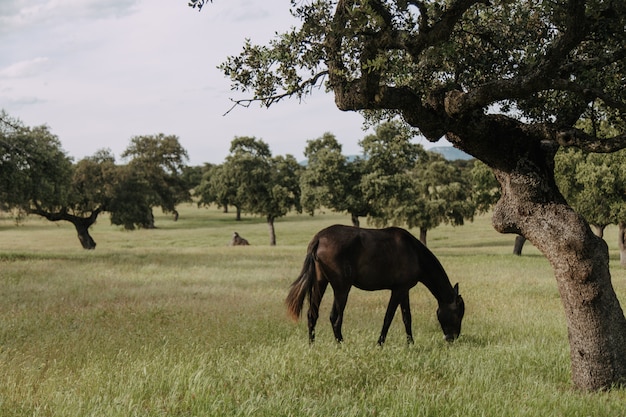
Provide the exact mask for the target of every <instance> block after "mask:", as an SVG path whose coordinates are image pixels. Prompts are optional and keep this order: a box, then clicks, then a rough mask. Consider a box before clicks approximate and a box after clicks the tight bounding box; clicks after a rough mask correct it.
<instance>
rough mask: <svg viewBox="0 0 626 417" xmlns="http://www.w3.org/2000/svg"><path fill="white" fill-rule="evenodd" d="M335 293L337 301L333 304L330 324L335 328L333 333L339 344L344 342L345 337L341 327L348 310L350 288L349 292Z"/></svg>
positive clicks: (338, 291) (337, 291)
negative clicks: (345, 312)
mask: <svg viewBox="0 0 626 417" xmlns="http://www.w3.org/2000/svg"><path fill="white" fill-rule="evenodd" d="M333 290H334V292H335V301H334V302H333V308H332V310H331V312H330V324H331V325H332V326H333V333H335V340H337V342H340V343H341V342H343V335H342V334H341V325H342V324H343V311H344V310H345V308H346V303H347V302H348V293H349V292H350V288H348V289H347V290H336V289H334V288H333Z"/></svg>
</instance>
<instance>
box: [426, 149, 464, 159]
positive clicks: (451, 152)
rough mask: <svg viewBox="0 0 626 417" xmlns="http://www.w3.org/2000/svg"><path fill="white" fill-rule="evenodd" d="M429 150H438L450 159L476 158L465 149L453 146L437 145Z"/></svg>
mask: <svg viewBox="0 0 626 417" xmlns="http://www.w3.org/2000/svg"><path fill="white" fill-rule="evenodd" d="M427 151H431V152H437V153H439V154H441V155H443V157H444V158H446V159H447V160H448V161H456V160H457V159H462V160H464V161H468V160H470V159H474V157H473V156H472V155H469V154H466V153H465V152H463V151H460V150H458V149H457V148H455V147H453V146H435V147H433V148H430V149H427Z"/></svg>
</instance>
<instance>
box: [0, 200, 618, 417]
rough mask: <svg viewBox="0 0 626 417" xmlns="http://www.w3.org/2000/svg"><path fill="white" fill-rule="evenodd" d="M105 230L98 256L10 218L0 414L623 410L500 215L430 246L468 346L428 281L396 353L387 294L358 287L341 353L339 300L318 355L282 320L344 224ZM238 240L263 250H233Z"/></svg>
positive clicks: (398, 330)
mask: <svg viewBox="0 0 626 417" xmlns="http://www.w3.org/2000/svg"><path fill="white" fill-rule="evenodd" d="M107 223H108V221H107V220H106V218H103V219H101V220H100V222H99V223H98V224H97V225H96V226H95V227H94V230H93V231H92V234H93V237H94V239H95V240H96V241H97V243H98V248H97V249H96V250H95V251H84V250H82V249H81V248H80V245H79V243H78V240H77V238H76V235H75V232H74V231H73V228H72V227H71V225H64V224H54V223H49V222H45V221H42V220H39V219H35V218H33V219H29V220H28V221H27V222H26V223H25V224H24V225H22V226H18V227H16V226H15V225H14V224H13V223H12V221H11V220H10V219H8V218H4V219H0V378H1V383H0V415H1V416H7V417H9V416H125V417H126V416H248V415H253V416H334V415H336V416H408V415H411V416H443V415H447V416H537V415H550V416H621V415H626V408H624V403H625V401H626V393H625V392H624V391H623V390H613V391H610V392H603V393H595V394H585V393H580V392H577V391H576V390H575V389H573V387H572V385H571V383H570V368H569V353H568V352H569V347H568V343H567V330H566V327H565V320H564V317H563V311H562V308H561V303H560V299H559V295H558V292H557V289H556V284H555V282H554V278H553V276H552V271H551V268H550V266H549V265H548V263H547V262H546V260H545V259H544V258H543V257H542V256H541V255H540V254H539V252H538V251H537V250H536V249H534V248H533V247H532V246H530V245H528V246H527V247H526V248H525V250H524V256H522V257H515V256H513V255H511V252H512V246H513V237H512V236H503V235H499V234H497V233H496V232H495V231H493V229H492V228H491V226H490V223H489V218H488V217H480V218H478V219H476V221H475V222H474V223H469V224H467V225H466V226H463V227H457V228H453V227H447V226H443V227H440V228H437V229H435V230H433V231H431V232H429V236H428V238H429V246H430V248H431V249H432V250H433V251H434V252H435V254H437V256H438V257H439V258H440V260H441V262H442V263H443V265H444V267H445V268H446V270H447V272H448V274H449V275H450V277H451V279H452V280H453V282H459V283H460V288H461V293H462V294H463V297H464V299H465V302H466V308H467V311H466V316H465V320H464V323H463V330H462V335H461V337H460V338H459V339H458V340H457V341H456V342H455V343H453V344H447V343H445V342H444V340H443V337H442V334H441V330H440V329H439V327H438V323H437V320H436V318H435V309H436V302H435V300H434V299H433V297H432V296H431V295H430V294H429V293H428V291H427V290H426V289H425V288H424V287H423V286H418V287H416V288H415V289H413V290H412V292H411V304H412V311H413V330H414V337H415V344H414V345H412V346H407V345H406V343H405V337H404V330H403V326H402V325H401V323H400V318H399V315H398V317H396V320H395V322H394V323H393V324H392V327H391V329H390V334H389V336H388V340H387V343H386V344H385V346H384V348H382V349H381V348H378V347H377V346H376V344H375V342H376V340H377V338H378V333H379V331H380V326H381V325H382V318H383V315H384V312H385V308H386V304H387V299H388V296H389V294H388V293H387V292H373V293H367V292H362V291H359V290H353V291H352V293H351V295H350V298H349V300H348V306H347V308H346V317H345V321H344V336H345V339H346V341H345V343H344V344H342V345H341V346H338V345H337V344H336V343H335V342H334V341H333V336H332V331H331V329H330V325H329V323H328V319H327V317H328V314H329V312H330V303H331V301H332V291H330V290H329V291H328V293H327V295H326V297H325V299H324V301H323V303H322V307H321V314H322V318H321V319H320V321H319V323H318V331H317V341H316V343H315V345H314V346H309V344H308V341H307V331H306V323H305V321H301V322H300V323H298V324H295V323H293V322H291V321H290V320H289V319H288V318H287V315H286V311H285V308H284V304H283V301H284V298H285V296H286V293H287V289H288V287H289V284H290V283H291V281H292V280H293V279H295V277H296V276H297V274H298V273H299V271H300V268H301V265H302V261H303V259H304V253H305V250H306V245H307V243H308V241H309V239H310V238H311V237H312V235H313V234H314V233H315V232H316V231H317V230H319V229H321V228H322V227H325V226H327V225H330V224H333V223H344V224H348V223H349V218H347V217H346V216H342V215H337V214H332V213H326V214H321V215H319V216H316V217H309V216H304V215H291V216H288V217H287V218H285V219H281V220H280V221H279V222H277V224H276V232H277V238H278V246H276V247H270V246H268V245H267V242H268V240H269V238H268V233H267V226H266V225H265V223H264V222H263V221H262V220H261V219H258V218H254V217H244V220H243V221H241V222H235V221H234V219H233V215H232V214H223V213H220V212H219V211H218V210H217V209H210V210H207V209H197V208H195V207H193V206H188V207H185V208H183V209H182V210H181V218H180V220H179V221H178V222H174V221H172V220H171V219H170V218H167V217H159V218H158V219H157V226H158V229H156V230H139V231H134V232H125V231H123V230H120V229H118V228H116V227H112V226H110V225H108V224H107ZM233 231H238V232H239V233H240V234H241V235H242V236H244V237H245V238H247V239H248V240H250V241H251V243H252V246H249V247H228V246H227V244H228V241H229V240H230V236H231V234H232V232H233ZM612 233H613V234H615V233H616V232H614V231H612V230H609V231H608V232H607V237H608V238H609V239H610V237H611V236H612ZM607 240H608V239H607ZM609 243H610V247H611V259H612V260H611V262H612V264H611V268H612V273H613V281H614V286H615V288H616V291H617V293H618V296H619V297H620V298H621V299H624V296H625V295H626V273H625V271H624V270H622V269H621V268H619V266H618V259H617V250H616V247H615V245H613V244H612V243H611V241H610V240H609Z"/></svg>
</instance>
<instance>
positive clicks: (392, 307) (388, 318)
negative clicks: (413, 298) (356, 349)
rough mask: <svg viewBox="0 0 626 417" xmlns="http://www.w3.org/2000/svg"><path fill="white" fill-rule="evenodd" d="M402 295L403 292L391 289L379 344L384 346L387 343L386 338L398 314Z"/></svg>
mask: <svg viewBox="0 0 626 417" xmlns="http://www.w3.org/2000/svg"><path fill="white" fill-rule="evenodd" d="M401 297H402V293H400V292H398V291H395V290H392V291H391V297H390V298H389V304H388V305H387V312H386V313H385V320H384V321H383V329H382V330H381V331H380V337H379V338H378V345H379V346H382V345H383V344H384V343H385V339H387V332H388V331H389V326H391V322H392V321H393V316H394V315H395V314H396V309H397V308H398V304H400V299H401Z"/></svg>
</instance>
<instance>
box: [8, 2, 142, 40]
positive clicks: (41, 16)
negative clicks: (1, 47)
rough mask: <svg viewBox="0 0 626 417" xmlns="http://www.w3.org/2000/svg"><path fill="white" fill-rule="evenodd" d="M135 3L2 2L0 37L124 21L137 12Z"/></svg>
mask: <svg viewBox="0 0 626 417" xmlns="http://www.w3.org/2000/svg"><path fill="white" fill-rule="evenodd" d="M137 2H138V0H30V1H27V0H2V6H0V33H8V32H11V31H15V30H22V29H24V28H28V27H41V26H42V25H43V26H46V25H54V24H58V23H59V22H61V21H64V22H66V24H72V23H76V21H77V20H86V19H108V18H116V17H123V16H126V15H128V14H130V13H133V12H134V11H136V4H137Z"/></svg>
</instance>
